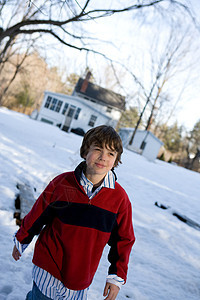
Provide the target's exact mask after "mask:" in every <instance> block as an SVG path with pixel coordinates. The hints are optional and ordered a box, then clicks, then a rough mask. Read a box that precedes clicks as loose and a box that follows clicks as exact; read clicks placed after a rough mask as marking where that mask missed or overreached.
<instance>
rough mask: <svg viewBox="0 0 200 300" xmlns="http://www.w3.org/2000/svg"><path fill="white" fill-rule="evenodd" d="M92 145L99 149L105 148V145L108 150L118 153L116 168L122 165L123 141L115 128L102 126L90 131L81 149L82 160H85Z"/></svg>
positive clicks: (85, 136)
mask: <svg viewBox="0 0 200 300" xmlns="http://www.w3.org/2000/svg"><path fill="white" fill-rule="evenodd" d="M92 144H95V145H97V146H99V147H103V146H104V145H105V147H106V148H110V149H111V150H113V151H116V152H117V158H116V160H115V164H114V167H116V166H118V164H119V163H121V155H122V152H123V146H122V141H121V138H120V136H119V135H118V133H117V132H116V131H115V129H114V128H113V127H111V126H107V125H101V126H97V127H95V128H92V129H90V130H88V131H87V132H86V134H85V135H84V138H83V141H82V145H81V148H80V155H81V157H82V158H85V156H86V155H87V153H88V151H89V148H90V146H91V145H92Z"/></svg>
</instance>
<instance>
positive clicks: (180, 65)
mask: <svg viewBox="0 0 200 300" xmlns="http://www.w3.org/2000/svg"><path fill="white" fill-rule="evenodd" d="M153 44H154V45H156V47H157V45H158V42H155V40H154V41H153ZM191 45H192V39H191V35H190V34H189V31H188V32H187V31H186V32H180V31H178V30H177V29H175V28H174V27H172V29H171V32H170V35H169V38H168V39H166V41H165V46H164V47H163V50H162V51H160V50H159V52H158V51H157V49H156V47H153V46H151V49H150V52H151V70H150V76H149V81H148V82H146V83H141V81H142V79H138V77H136V75H135V74H132V72H131V75H132V77H133V79H134V81H135V82H136V83H137V84H138V85H139V87H140V91H141V92H142V97H143V98H144V99H145V104H144V106H143V109H142V111H141V114H140V116H139V119H138V122H137V125H136V127H135V130H134V132H133V135H132V137H131V139H130V141H129V144H130V145H131V144H132V142H133V139H134V136H135V133H136V131H137V128H138V126H139V124H140V122H141V120H142V117H143V115H144V112H145V111H146V110H147V108H148V111H149V117H148V120H147V123H146V127H145V129H146V130H147V131H149V130H150V129H151V126H152V124H153V123H154V124H155V123H156V122H155V120H156V117H157V116H158V114H160V115H162V118H163V114H162V112H163V109H164V107H166V105H167V106H169V103H171V100H172V98H173V97H172V95H170V92H171V90H173V88H174V82H178V81H179V77H180V76H181V74H182V73H183V72H185V71H187V72H189V70H191V69H192V68H193V67H194V66H193V65H192V63H191V59H190V60H187V58H188V56H189V55H190V46H191ZM158 53H159V54H158ZM146 71H147V68H146ZM187 79H188V80H187V81H186V80H184V81H183V80H182V81H181V82H180V81H179V87H178V88H177V89H178V90H179V91H180V92H179V97H178V99H175V105H171V104H170V106H171V107H172V108H171V109H170V112H169V115H168V116H167V118H166V117H165V119H167V121H168V120H169V119H170V117H171V116H172V111H173V112H174V110H175V107H176V105H177V103H178V102H179V101H180V100H181V96H183V95H184V90H185V88H186V86H187V84H188V82H189V78H187ZM163 119H164V118H163ZM163 121H164V120H163ZM167 121H166V124H167Z"/></svg>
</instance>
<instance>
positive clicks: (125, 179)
mask: <svg viewBox="0 0 200 300" xmlns="http://www.w3.org/2000/svg"><path fill="white" fill-rule="evenodd" d="M81 141H82V137H80V136H77V135H75V134H73V133H70V134H68V133H65V132H63V131H61V130H60V129H59V128H57V127H53V126H52V125H48V124H45V123H41V122H37V121H35V120H32V119H30V118H29V117H28V116H26V115H23V114H20V113H17V112H13V111H10V110H8V109H5V108H0V241H1V243H0V247H1V251H0V266H1V272H0V299H1V300H4V299H8V300H14V299H15V300H21V299H25V295H26V293H27V292H28V291H29V290H30V289H31V286H32V278H31V270H32V262H31V259H32V254H33V249H34V242H35V240H34V241H33V242H32V243H31V245H30V246H29V247H28V248H27V249H26V251H25V252H24V254H23V256H22V258H21V259H20V260H19V261H18V262H16V261H14V260H13V258H12V256H11V253H12V248H13V238H12V236H13V234H14V233H15V232H16V230H17V229H18V227H17V226H16V224H15V220H14V219H13V212H14V199H15V196H16V194H17V193H18V190H17V187H16V185H17V183H21V182H22V183H23V182H24V183H26V182H29V183H30V184H31V186H32V187H33V188H35V189H36V191H34V196H35V198H37V197H38V196H39V194H40V193H41V192H42V191H43V189H44V187H45V186H46V185H47V183H48V182H49V181H50V180H51V179H52V178H53V177H55V176H56V175H57V174H59V173H62V172H65V171H69V170H73V169H74V168H75V167H76V165H77V164H78V163H79V162H80V161H81V158H80V156H79V147H80V144H81ZM122 161H123V164H122V165H120V166H119V167H118V168H117V169H116V173H117V176H118V181H119V183H120V184H121V185H122V186H123V187H124V188H125V190H126V191H127V193H128V195H129V198H130V200H131V202H132V204H133V222H134V229H135V234H136V242H135V244H134V246H133V250H132V252H131V256H130V263H129V272H128V280H127V283H126V285H124V286H123V287H122V289H121V291H120V293H119V295H118V298H117V299H119V300H125V299H134V300H169V299H170V300H173V299H174V300H197V299H200V276H199V274H200V231H198V230H196V229H194V228H193V227H190V226H188V225H187V224H186V223H183V222H181V221H180V220H179V219H177V218H176V217H175V216H173V215H172V212H173V211H175V212H178V213H180V214H181V215H184V216H187V217H188V218H190V219H192V220H193V221H195V222H197V223H198V222H200V192H199V190H200V174H199V173H195V172H192V171H189V170H186V169H184V168H181V167H178V166H175V165H171V164H168V163H165V162H162V161H158V160H156V161H155V162H150V161H148V160H146V159H145V158H144V157H142V156H140V155H138V154H136V153H133V152H130V151H128V150H124V153H123V156H122ZM156 201H157V202H158V203H159V204H163V205H165V206H170V209H166V210H163V209H160V208H159V207H157V206H155V205H154V203H155V202H156ZM108 250H109V247H106V248H105V251H104V253H103V257H102V260H101V262H100V265H99V268H98V271H97V273H96V275H95V278H94V281H93V283H92V285H91V287H90V290H89V296H88V300H96V299H103V296H102V293H103V288H104V284H105V277H106V275H107V268H108V262H107V253H108Z"/></svg>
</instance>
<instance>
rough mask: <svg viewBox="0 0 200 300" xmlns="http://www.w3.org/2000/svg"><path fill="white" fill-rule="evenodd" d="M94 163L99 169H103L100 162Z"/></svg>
mask: <svg viewBox="0 0 200 300" xmlns="http://www.w3.org/2000/svg"><path fill="white" fill-rule="evenodd" d="M95 165H96V166H97V167H98V168H100V169H103V168H104V165H102V164H100V163H95Z"/></svg>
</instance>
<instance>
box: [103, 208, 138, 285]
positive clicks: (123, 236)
mask: <svg viewBox="0 0 200 300" xmlns="http://www.w3.org/2000/svg"><path fill="white" fill-rule="evenodd" d="M134 242H135V235H134V231H133V223H132V208H131V203H130V202H128V205H127V206H126V208H125V209H124V210H123V211H120V212H119V213H118V217H117V220H116V224H115V226H114V228H113V230H112V233H111V236H110V239H109V242H108V244H109V246H110V251H109V254H108V260H109V262H110V267H109V271H108V274H116V275H117V276H119V277H121V278H122V279H124V282H126V277H127V271H128V262H129V256H130V252H131V248H132V246H133V244H134Z"/></svg>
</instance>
